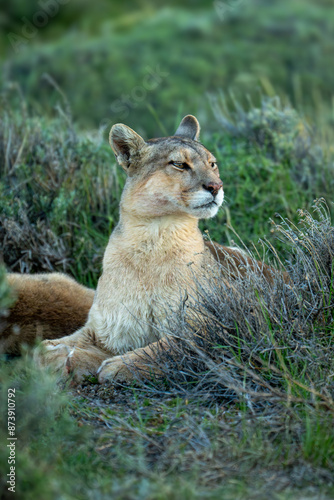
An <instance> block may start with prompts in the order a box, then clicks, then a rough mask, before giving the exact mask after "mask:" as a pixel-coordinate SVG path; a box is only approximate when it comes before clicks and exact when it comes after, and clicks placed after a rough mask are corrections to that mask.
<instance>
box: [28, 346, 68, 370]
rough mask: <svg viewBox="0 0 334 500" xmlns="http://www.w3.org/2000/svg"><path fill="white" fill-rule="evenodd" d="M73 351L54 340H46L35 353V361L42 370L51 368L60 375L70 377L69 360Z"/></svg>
mask: <svg viewBox="0 0 334 500" xmlns="http://www.w3.org/2000/svg"><path fill="white" fill-rule="evenodd" d="M71 350H73V348H72V349H71V348H70V347H69V346H67V345H65V344H60V343H57V342H56V341H52V340H45V341H44V342H42V343H41V345H40V346H39V347H37V348H36V349H35V351H34V360H35V362H36V364H37V365H38V366H40V367H42V368H48V367H50V368H51V370H52V371H54V372H57V374H58V375H60V376H61V378H63V377H68V375H69V373H70V369H69V361H68V360H69V359H70V358H71Z"/></svg>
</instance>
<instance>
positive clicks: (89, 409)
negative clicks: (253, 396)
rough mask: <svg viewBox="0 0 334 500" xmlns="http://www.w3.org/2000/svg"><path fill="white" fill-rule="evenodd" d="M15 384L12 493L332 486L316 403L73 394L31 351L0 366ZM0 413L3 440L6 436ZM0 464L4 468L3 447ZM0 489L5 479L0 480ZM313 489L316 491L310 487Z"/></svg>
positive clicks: (214, 494) (206, 493) (259, 492)
mask: <svg viewBox="0 0 334 500" xmlns="http://www.w3.org/2000/svg"><path fill="white" fill-rule="evenodd" d="M0 379H1V407H2V408H3V409H5V408H6V406H7V388H8V387H11V388H13V387H15V388H16V403H17V408H16V410H17V420H16V422H17V429H16V435H17V437H18V441H17V474H18V476H17V477H18V479H17V498H26V499H33V498H45V499H54V498H60V497H61V498H64V499H74V498H76V499H79V500H80V499H87V498H103V499H104V498H110V496H112V498H115V499H128V498H131V499H132V498H133V499H134V498H136V499H145V500H146V499H161V500H164V499H178V498H188V499H200V498H217V499H218V498H222V499H226V500H227V499H230V498H233V499H235V498H240V499H244V498H249V499H252V498H254V499H255V498H259V499H266V498H268V495H270V498H275V499H290V498H291V499H292V498H296V499H298V498H308V497H310V498H313V496H312V495H314V493H315V492H316V495H320V494H323V495H324V498H327V497H326V495H328V498H330V497H331V495H332V494H333V493H334V490H333V483H332V479H333V478H332V470H333V442H334V441H333V440H334V433H333V426H332V425H331V418H330V416H329V415H327V414H326V412H324V411H323V410H321V409H320V408H318V409H312V408H308V407H305V408H304V409H298V408H295V409H292V408H290V409H287V410H286V413H285V416H284V414H282V415H276V414H275V412H272V411H271V410H270V409H269V408H268V409H267V410H266V411H263V412H262V415H257V416H254V415H253V416H252V414H251V412H250V411H249V410H241V409H239V410H238V409H237V408H235V409H234V408H233V407H230V408H229V407H228V406H226V405H224V404H213V405H212V406H211V407H210V405H208V404H207V405H204V404H203V403H201V404H199V403H198V402H197V403H196V402H195V401H191V399H190V400H185V399H182V398H175V397H173V396H165V397H162V398H161V397H154V396H152V395H151V394H145V392H144V393H142V392H137V390H134V389H131V388H130V387H129V388H124V389H120V388H118V389H117V388H111V387H109V388H101V387H100V386H96V385H88V386H85V385H83V386H80V387H79V388H76V389H74V390H73V392H72V394H71V396H70V397H69V394H68V393H67V392H66V391H64V390H62V389H59V388H58V389H56V387H55V381H54V379H53V377H52V376H51V375H45V374H44V375H43V377H41V376H40V373H39V371H38V370H37V369H36V368H35V367H34V366H33V365H32V363H31V361H29V359H28V358H27V359H21V360H18V361H16V362H12V363H11V364H8V363H7V364H5V365H4V366H2V368H1V371H0ZM6 437H7V429H6V420H5V419H3V421H2V425H1V439H2V440H6ZM1 468H2V470H3V471H5V470H6V469H7V450H6V449H4V448H2V453H1ZM2 491H4V483H3V482H2ZM317 498H318V496H317Z"/></svg>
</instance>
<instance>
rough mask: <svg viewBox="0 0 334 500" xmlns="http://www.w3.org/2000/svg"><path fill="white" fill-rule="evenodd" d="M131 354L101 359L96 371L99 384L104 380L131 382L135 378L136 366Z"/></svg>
mask: <svg viewBox="0 0 334 500" xmlns="http://www.w3.org/2000/svg"><path fill="white" fill-rule="evenodd" d="M131 358H132V356H129V355H126V356H114V357H113V358H108V359H106V360H105V361H103V363H102V365H101V366H100V368H99V369H98V371H97V375H98V378H99V382H100V384H103V383H104V382H133V381H134V380H136V378H138V377H136V373H135V371H136V366H135V364H134V363H133V362H131Z"/></svg>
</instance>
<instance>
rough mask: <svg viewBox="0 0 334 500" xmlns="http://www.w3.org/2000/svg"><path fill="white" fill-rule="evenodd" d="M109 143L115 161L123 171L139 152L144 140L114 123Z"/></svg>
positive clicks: (130, 129) (129, 129) (130, 130)
mask: <svg viewBox="0 0 334 500" xmlns="http://www.w3.org/2000/svg"><path fill="white" fill-rule="evenodd" d="M109 142H110V146H111V148H112V150H113V152H114V153H115V156H116V160H117V161H118V163H119V164H120V165H121V167H123V168H124V169H125V170H127V169H129V168H130V166H131V163H133V162H134V160H135V159H136V157H138V153H139V151H140V150H141V149H142V148H143V146H145V141H144V139H143V138H142V137H140V135H138V134H137V133H136V132H135V131H134V130H132V128H130V127H127V126H126V125H123V124H122V123H116V125H113V126H112V127H111V130H110V134H109Z"/></svg>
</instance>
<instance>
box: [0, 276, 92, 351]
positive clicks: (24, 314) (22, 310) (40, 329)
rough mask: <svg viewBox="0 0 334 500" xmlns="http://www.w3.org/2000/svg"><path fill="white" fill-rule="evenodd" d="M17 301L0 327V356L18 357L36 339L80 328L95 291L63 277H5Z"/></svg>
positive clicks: (53, 337) (67, 333) (68, 333)
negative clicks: (24, 347) (21, 349)
mask: <svg viewBox="0 0 334 500" xmlns="http://www.w3.org/2000/svg"><path fill="white" fill-rule="evenodd" d="M7 278H8V282H9V285H10V286H11V287H12V289H13V292H14V295H15V297H16V301H15V303H14V304H13V306H12V307H11V308H10V310H9V315H8V316H7V317H6V318H1V323H0V353H6V354H19V352H20V348H21V346H22V345H23V344H26V345H33V344H34V343H35V341H36V339H37V338H40V339H55V338H59V337H63V336H65V335H70V334H71V333H73V332H75V331H76V330H78V329H79V328H81V327H82V326H83V325H84V324H85V322H86V319H87V315H88V312H89V309H90V307H91V305H92V303H93V298H94V290H90V289H89V288H85V287H84V286H82V285H79V284H78V283H76V281H74V280H73V279H72V278H69V277H68V276H66V275H65V274H61V273H52V274H36V275H28V274H8V275H7Z"/></svg>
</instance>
